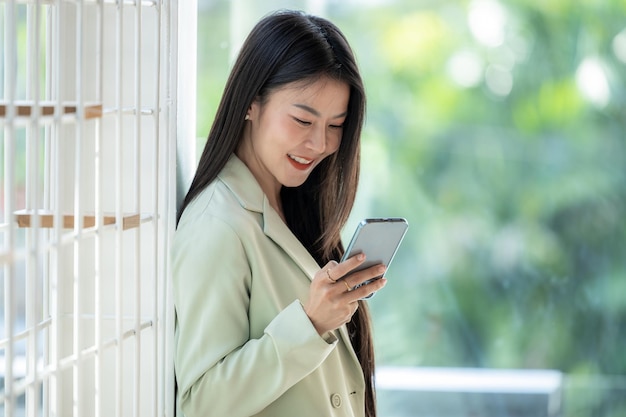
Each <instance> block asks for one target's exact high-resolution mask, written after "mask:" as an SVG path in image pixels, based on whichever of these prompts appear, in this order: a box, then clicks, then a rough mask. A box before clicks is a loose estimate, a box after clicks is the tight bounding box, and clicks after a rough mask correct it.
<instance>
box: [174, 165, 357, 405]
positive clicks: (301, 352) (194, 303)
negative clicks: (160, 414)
mask: <svg viewBox="0 0 626 417" xmlns="http://www.w3.org/2000/svg"><path fill="white" fill-rule="evenodd" d="M171 261H172V271H173V277H172V278H173V289H174V302H175V307H176V334H175V369H176V380H177V415H178V417H183V416H185V417H199V416H203V417H209V416H210V417H249V416H272V417H309V416H310V417H326V416H346V417H347V416H350V417H353V416H358V417H361V416H363V415H364V391H365V384H364V380H363V375H362V372H361V368H360V366H359V363H358V360H357V357H356V354H355V352H354V350H353V349H352V346H351V344H350V341H349V339H348V333H347V331H346V328H345V326H343V327H341V328H340V329H338V330H337V331H334V332H332V333H329V334H327V335H325V337H323V338H322V337H320V336H319V335H318V333H317V332H316V330H315V328H314V327H313V325H312V324H311V321H310V320H309V318H308V317H307V315H306V314H305V313H304V310H303V308H302V304H301V302H304V301H305V300H306V297H307V294H308V291H309V285H310V282H311V280H312V279H313V275H314V274H315V272H316V271H318V270H319V268H320V267H319V265H317V263H316V261H315V260H314V259H313V257H312V256H311V255H310V254H309V253H308V252H307V250H306V249H305V248H304V246H302V244H301V243H300V242H299V241H298V239H297V238H296V237H295V236H294V235H293V234H292V233H291V231H290V230H289V229H288V228H287V226H286V225H285V224H284V223H283V221H282V220H281V219H280V217H279V216H278V214H277V213H276V211H274V209H272V208H271V207H270V205H269V203H268V200H267V198H266V197H265V195H264V193H263V191H262V190H261V188H260V186H259V185H258V183H257V182H256V180H255V178H254V177H253V175H252V173H251V172H250V171H249V170H248V168H247V167H246V166H245V164H244V163H243V162H242V161H241V160H239V159H238V158H237V157H236V156H233V157H231V159H230V160H229V162H228V163H227V165H226V167H225V168H224V170H223V171H222V173H221V174H220V175H219V177H218V178H217V179H216V180H215V181H214V182H213V183H212V184H211V185H209V186H208V187H207V188H206V189H205V190H204V191H202V193H201V194H199V195H198V196H197V198H196V199H194V201H193V202H192V203H191V204H190V205H189V206H188V207H187V208H186V210H185V212H184V214H183V216H182V218H181V220H180V223H179V225H178V229H177V231H176V233H175V236H174V239H173V242H172V249H171Z"/></svg>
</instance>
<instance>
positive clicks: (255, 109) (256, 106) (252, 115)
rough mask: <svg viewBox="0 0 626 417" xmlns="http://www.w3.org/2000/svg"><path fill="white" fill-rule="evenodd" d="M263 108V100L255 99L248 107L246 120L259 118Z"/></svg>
mask: <svg viewBox="0 0 626 417" xmlns="http://www.w3.org/2000/svg"><path fill="white" fill-rule="evenodd" d="M260 109H261V102H260V100H259V99H258V97H257V98H255V99H254V101H253V102H252V103H251V104H250V107H248V112H247V113H246V117H245V119H246V120H257V119H258V118H259V114H260V111H261V110H260Z"/></svg>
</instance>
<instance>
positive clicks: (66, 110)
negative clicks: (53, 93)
mask: <svg viewBox="0 0 626 417" xmlns="http://www.w3.org/2000/svg"><path fill="white" fill-rule="evenodd" d="M55 107H56V103H53V102H50V101H41V102H39V110H40V112H41V116H54V109H55ZM8 108H9V105H8V103H7V102H6V101H0V119H4V118H6V114H7V111H8ZM61 108H62V111H63V115H76V114H77V111H78V106H77V105H76V104H75V103H63V104H62V105H61ZM34 109H35V103H34V102H32V101H16V102H15V115H16V116H17V117H30V116H31V115H32V114H33V112H34ZM102 113H103V111H102V104H94V103H90V104H85V105H84V114H83V117H84V118H85V119H95V118H98V117H102Z"/></svg>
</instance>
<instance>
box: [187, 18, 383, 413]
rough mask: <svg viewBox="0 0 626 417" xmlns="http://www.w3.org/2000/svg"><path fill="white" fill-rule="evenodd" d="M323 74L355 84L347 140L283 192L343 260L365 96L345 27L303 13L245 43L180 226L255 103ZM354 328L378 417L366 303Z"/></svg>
mask: <svg viewBox="0 0 626 417" xmlns="http://www.w3.org/2000/svg"><path fill="white" fill-rule="evenodd" d="M320 77H330V78H332V79H335V80H337V81H341V82H345V83H346V84H347V85H348V86H349V87H350V99H349V102H348V112H347V116H346V118H345V122H344V124H343V135H342V138H341V143H340V145H339V149H338V151H337V152H335V153H334V154H333V155H331V156H329V157H327V158H326V159H324V160H323V161H322V162H321V163H320V164H319V165H318V166H317V167H316V168H315V169H314V171H313V172H312V173H311V175H310V176H309V178H308V179H307V180H306V181H305V182H304V184H302V185H301V186H299V187H291V188H289V187H282V189H281V202H282V207H283V211H284V215H285V219H286V222H287V225H288V226H289V228H290V229H291V231H292V232H293V233H294V235H295V236H297V237H298V239H299V240H300V241H301V242H302V244H303V245H304V246H305V247H306V248H307V249H308V250H309V252H310V253H311V255H312V256H313V257H314V258H315V259H316V261H317V262H318V263H319V264H320V265H325V264H326V263H328V262H329V261H330V260H333V259H339V258H340V257H341V256H342V254H343V251H344V248H343V246H342V243H341V235H340V234H341V230H342V228H343V226H344V225H345V223H346V221H347V219H348V216H349V214H350V211H351V210H352V206H353V204H354V199H355V195H356V189H357V184H358V179H359V166H360V138H361V129H362V126H363V121H364V117H365V91H364V87H363V82H362V79H361V76H360V74H359V69H358V66H357V63H356V60H355V58H354V54H353V52H352V49H351V48H350V45H349V44H348V42H347V40H346V38H345V36H344V35H343V34H342V32H341V31H340V30H339V28H337V27H336V26H335V25H334V24H333V23H331V22H329V21H328V20H326V19H323V18H320V17H317V16H311V15H307V14H304V13H302V12H297V11H288V10H283V11H279V12H275V13H273V14H270V15H268V16H266V17H265V18H263V19H262V20H261V21H259V22H258V23H257V25H256V26H255V27H254V28H253V29H252V31H251V32H250V34H249V35H248V37H247V39H246V41H245V42H244V44H243V45H242V48H241V50H240V52H239V55H238V58H237V60H236V61H235V64H234V66H233V68H232V70H231V73H230V76H229V78H228V80H227V82H226V86H225V88H224V93H223V95H222V99H221V102H220V104H219V107H218V109H217V114H216V117H215V120H214V122H213V126H212V128H211V131H210V133H209V136H208V138H207V142H206V145H205V147H204V151H203V152H202V156H201V157H200V162H199V164H198V169H197V171H196V174H195V177H194V179H193V181H192V183H191V187H190V189H189V191H188V192H187V195H186V196H185V199H184V200H183V203H182V205H181V208H180V210H179V212H178V216H177V222H178V221H179V220H180V217H181V216H182V213H183V211H184V210H185V208H186V207H187V205H189V203H190V202H191V201H192V200H193V199H194V198H195V197H196V196H197V195H198V194H199V193H200V192H201V191H202V190H204V188H206V187H207V185H209V184H210V183H211V182H212V181H213V180H215V178H216V177H217V175H218V174H219V172H220V171H221V170H222V168H224V165H226V162H227V161H228V159H229V158H230V157H231V155H232V154H233V153H234V152H235V151H236V149H237V147H238V146H239V144H240V141H241V139H242V137H243V131H244V126H245V120H244V118H245V115H246V113H247V112H248V109H249V108H250V105H251V104H252V102H253V101H254V100H260V101H261V102H264V101H265V100H266V99H267V97H268V95H269V94H270V93H271V92H272V91H275V90H277V89H279V88H281V87H284V86H286V85H287V84H289V83H293V82H302V81H311V82H314V81H315V80H317V79H319V78H320ZM348 330H349V332H350V337H351V341H352V345H353V347H354V348H355V350H356V352H357V356H358V357H359V361H360V363H361V367H362V369H363V374H364V377H365V381H366V387H367V389H366V402H365V410H366V416H367V417H374V416H375V415H376V410H375V393H374V382H373V375H374V354H373V348H372V340H371V331H370V318H369V313H368V309H367V305H366V304H365V302H360V306H359V309H358V310H357V313H356V314H355V315H354V316H353V318H352V321H351V322H350V323H348Z"/></svg>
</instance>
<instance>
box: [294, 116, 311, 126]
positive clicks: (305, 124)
mask: <svg viewBox="0 0 626 417" xmlns="http://www.w3.org/2000/svg"><path fill="white" fill-rule="evenodd" d="M294 120H295V121H296V122H298V123H300V124H301V125H302V126H310V125H311V122H307V121H306V120H301V119H298V118H297V117H294Z"/></svg>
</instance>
